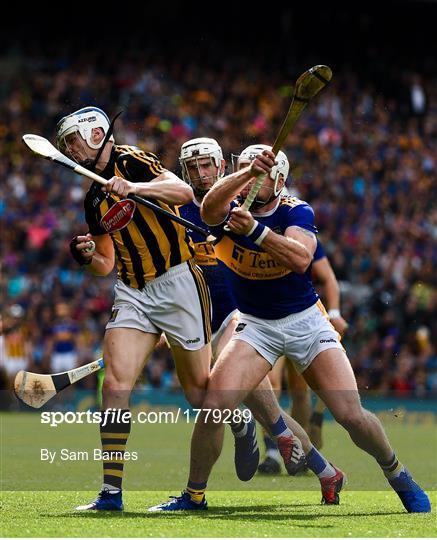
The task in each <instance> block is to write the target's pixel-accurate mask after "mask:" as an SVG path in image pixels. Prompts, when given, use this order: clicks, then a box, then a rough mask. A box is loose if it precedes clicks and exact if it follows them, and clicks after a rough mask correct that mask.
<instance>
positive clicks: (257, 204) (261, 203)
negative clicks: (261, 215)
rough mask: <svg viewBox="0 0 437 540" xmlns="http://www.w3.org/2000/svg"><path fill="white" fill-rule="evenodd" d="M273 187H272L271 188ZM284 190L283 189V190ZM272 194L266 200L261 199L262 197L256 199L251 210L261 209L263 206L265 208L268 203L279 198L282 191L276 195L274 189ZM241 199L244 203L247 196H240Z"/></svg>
mask: <svg viewBox="0 0 437 540" xmlns="http://www.w3.org/2000/svg"><path fill="white" fill-rule="evenodd" d="M269 189H271V188H269ZM281 191H282V190H281ZM272 192H273V193H272V194H271V195H270V197H269V198H268V199H267V200H266V201H261V200H260V199H255V200H254V201H253V203H252V205H251V207H250V209H251V210H260V209H261V208H263V207H264V206H266V204H269V203H271V202H272V201H274V200H275V199H277V198H278V197H279V196H280V195H281V192H279V193H278V194H277V195H275V192H274V190H273V189H272ZM238 199H239V200H241V202H242V203H243V202H244V201H245V199H246V197H244V198H243V197H241V196H240V197H238Z"/></svg>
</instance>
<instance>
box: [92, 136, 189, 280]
mask: <svg viewBox="0 0 437 540" xmlns="http://www.w3.org/2000/svg"><path fill="white" fill-rule="evenodd" d="M164 171H165V169H164V167H163V166H162V164H161V162H160V161H159V160H158V158H157V157H156V156H155V155H154V154H152V153H151V152H145V151H143V150H140V149H139V148H137V147H135V146H127V145H115V146H114V147H113V149H112V153H111V159H110V161H109V163H108V165H107V166H106V168H105V169H104V171H103V172H102V173H101V176H103V177H104V178H106V179H108V180H109V179H110V178H112V177H113V176H120V177H122V178H125V179H126V180H129V181H131V182H149V181H150V180H153V179H154V178H156V177H157V176H159V175H160V174H161V173H162V172H164ZM149 200H151V201H152V202H154V203H155V204H157V205H159V206H161V207H162V208H164V209H165V210H167V211H169V212H173V213H175V214H177V215H179V211H178V210H177V209H176V208H174V207H173V206H170V205H168V204H165V203H163V202H161V201H158V200H156V199H149ZM118 201H120V197H118V196H117V195H115V194H113V193H109V194H108V193H104V192H103V191H102V189H101V185H100V184H98V183H97V182H93V184H92V185H91V187H90V189H89V190H88V193H87V194H86V197H85V202H84V207H85V219H86V222H87V224H88V227H89V231H90V233H91V234H92V235H93V236H98V235H102V234H108V233H107V229H105V228H104V227H103V226H102V221H101V220H102V217H103V216H104V215H105V214H106V213H107V212H108V210H109V209H110V208H111V207H112V206H113V205H114V204H116V203H117V202H118ZM109 234H110V236H111V239H112V242H113V244H114V249H115V254H116V259H117V270H118V278H119V279H121V280H122V281H123V283H125V284H126V285H129V286H130V287H133V288H135V289H142V288H143V287H144V285H145V283H146V281H150V280H152V279H155V278H156V277H158V276H160V275H162V274H164V273H165V272H166V271H167V270H168V269H169V268H171V267H172V266H176V265H178V264H180V263H182V262H185V261H187V260H189V259H191V258H192V257H193V255H194V248H193V244H192V242H191V240H190V238H189V236H188V234H187V233H186V230H185V228H184V227H182V225H179V223H176V222H174V221H172V220H170V219H169V218H168V217H166V216H164V215H162V214H158V213H155V212H154V211H153V210H151V209H149V208H147V207H146V206H143V205H141V204H137V205H136V209H135V212H134V214H133V218H132V220H131V221H130V222H129V223H128V225H126V226H125V227H124V228H122V229H121V230H117V231H115V232H110V233H109Z"/></svg>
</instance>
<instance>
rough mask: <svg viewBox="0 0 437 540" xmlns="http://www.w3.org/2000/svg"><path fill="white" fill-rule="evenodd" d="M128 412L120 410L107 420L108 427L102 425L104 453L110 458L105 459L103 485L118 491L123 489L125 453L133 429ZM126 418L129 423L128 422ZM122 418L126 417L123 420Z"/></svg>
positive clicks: (101, 435) (101, 436)
mask: <svg viewBox="0 0 437 540" xmlns="http://www.w3.org/2000/svg"><path fill="white" fill-rule="evenodd" d="M128 412H129V411H128V410H123V409H118V410H116V411H115V414H114V416H111V415H109V416H108V418H107V419H106V422H107V423H106V425H105V426H102V423H103V421H104V420H102V423H101V424H100V438H101V442H102V451H103V452H105V453H106V454H107V455H106V456H105V455H104V456H103V457H104V458H105V457H106V458H107V456H109V459H108V458H107V459H103V460H102V462H103V463H102V464H103V483H104V484H108V485H112V486H114V487H115V488H116V489H121V485H122V480H123V468H124V452H125V449H126V443H127V439H128V437H129V433H130V429H131V421H130V416H129V415H126V414H125V413H128ZM126 416H127V418H128V422H126V421H125V420H126ZM121 417H124V418H123V420H122V418H121Z"/></svg>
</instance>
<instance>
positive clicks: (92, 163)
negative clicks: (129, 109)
mask: <svg viewBox="0 0 437 540" xmlns="http://www.w3.org/2000/svg"><path fill="white" fill-rule="evenodd" d="M122 112H123V111H120V112H119V113H117V114H116V115H115V116H114V118H113V119H112V120H111V123H110V124H109V128H108V131H107V132H106V135H105V138H104V139H103V143H102V145H101V147H100V148H99V151H98V152H97V155H96V157H95V158H94V159H90V158H88V159H84V160H83V161H82V162H81V163H80V165H82V167H85V169H88V170H89V171H94V170H95V168H96V165H97V163H98V161H99V159H100V156H101V155H102V152H103V149H104V148H105V146H106V143H107V142H108V141H109V138H110V137H111V135H112V133H113V131H114V124H115V121H116V120H117V118H118V117H119V116H120V114H121V113H122Z"/></svg>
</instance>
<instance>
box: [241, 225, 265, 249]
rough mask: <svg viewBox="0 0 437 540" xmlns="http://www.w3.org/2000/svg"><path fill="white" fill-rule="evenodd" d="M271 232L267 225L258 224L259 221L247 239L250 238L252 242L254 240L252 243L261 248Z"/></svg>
mask: <svg viewBox="0 0 437 540" xmlns="http://www.w3.org/2000/svg"><path fill="white" fill-rule="evenodd" d="M269 231H270V229H269V227H267V226H266V225H262V223H258V221H255V223H254V226H253V227H252V229H251V230H250V231H249V232H248V233H247V234H246V236H247V238H250V240H252V242H254V243H255V244H256V245H257V246H260V245H261V243H262V242H263V240H264V238H265V237H266V236H267V234H268V233H269Z"/></svg>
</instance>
